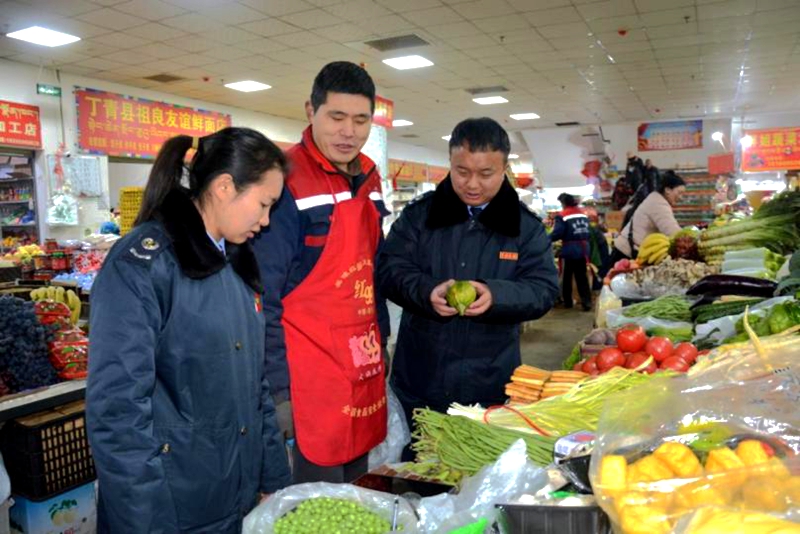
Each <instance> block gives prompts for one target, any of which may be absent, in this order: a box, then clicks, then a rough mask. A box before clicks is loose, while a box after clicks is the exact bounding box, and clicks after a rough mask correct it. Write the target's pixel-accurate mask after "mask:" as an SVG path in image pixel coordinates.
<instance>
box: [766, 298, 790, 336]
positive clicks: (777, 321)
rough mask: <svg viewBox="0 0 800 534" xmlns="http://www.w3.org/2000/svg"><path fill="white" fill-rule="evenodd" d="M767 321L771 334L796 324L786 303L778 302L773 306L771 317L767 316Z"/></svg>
mask: <svg viewBox="0 0 800 534" xmlns="http://www.w3.org/2000/svg"><path fill="white" fill-rule="evenodd" d="M767 323H768V324H769V331H770V333H771V334H779V333H781V332H783V331H784V330H786V329H787V328H791V327H792V326H793V325H794V323H793V322H792V317H791V315H789V310H788V309H787V306H786V303H783V304H777V305H775V306H773V307H772V310H770V312H769V317H768V318H767Z"/></svg>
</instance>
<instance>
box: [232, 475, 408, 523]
mask: <svg viewBox="0 0 800 534" xmlns="http://www.w3.org/2000/svg"><path fill="white" fill-rule="evenodd" d="M317 497H330V498H334V499H344V500H348V501H352V502H354V503H356V504H359V505H361V506H363V507H365V508H367V509H369V510H371V511H372V512H374V513H376V514H378V515H379V516H381V517H382V518H383V519H386V520H387V521H390V522H391V521H392V519H393V512H394V501H395V496H394V495H390V494H388V493H383V492H380V491H374V490H370V489H364V488H360V487H358V486H354V485H352V484H329V483H327V482H313V483H309V484H297V485H295V486H289V487H288V488H286V489H282V490H280V491H278V492H276V493H275V494H274V495H272V496H271V497H270V498H269V499H267V500H266V501H264V502H262V503H260V504H259V505H258V506H256V507H255V508H254V509H253V511H251V512H250V513H249V514H247V517H245V518H244V525H243V530H242V533H243V534H274V532H275V530H274V526H275V523H276V522H277V521H278V520H279V519H280V518H281V517H283V516H284V515H286V514H288V513H289V512H291V511H292V510H294V509H295V508H296V507H297V506H299V505H300V503H302V502H303V501H306V500H308V499H314V498H317ZM398 499H399V507H398V511H397V525H398V528H399V526H402V531H403V532H404V533H411V534H415V533H417V532H419V530H417V527H416V523H417V515H416V514H415V513H414V509H413V507H412V506H411V504H409V502H408V501H407V500H405V499H403V498H401V497H399V498H398Z"/></svg>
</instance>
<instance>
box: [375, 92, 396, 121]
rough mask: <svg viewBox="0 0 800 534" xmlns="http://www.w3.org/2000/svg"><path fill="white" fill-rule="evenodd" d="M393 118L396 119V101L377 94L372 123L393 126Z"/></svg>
mask: <svg viewBox="0 0 800 534" xmlns="http://www.w3.org/2000/svg"><path fill="white" fill-rule="evenodd" d="M392 119H394V102H392V101H391V100H389V99H388V98H383V97H382V96H376V97H375V113H373V114H372V124H374V125H376V126H383V127H384V128H391V127H392Z"/></svg>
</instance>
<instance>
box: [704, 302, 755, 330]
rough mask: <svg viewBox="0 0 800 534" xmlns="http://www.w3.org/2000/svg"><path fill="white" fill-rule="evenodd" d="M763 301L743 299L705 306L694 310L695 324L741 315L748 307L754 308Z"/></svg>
mask: <svg viewBox="0 0 800 534" xmlns="http://www.w3.org/2000/svg"><path fill="white" fill-rule="evenodd" d="M763 301H764V299H745V300H734V301H731V302H724V303H722V304H706V305H705V306H698V307H697V308H695V309H694V315H695V323H697V324H700V323H707V322H708V321H712V320H714V319H719V318H720V317H725V316H727V315H737V314H740V313H743V312H744V310H745V308H747V307H748V306H751V307H752V306H755V305H756V304H758V303H760V302H763Z"/></svg>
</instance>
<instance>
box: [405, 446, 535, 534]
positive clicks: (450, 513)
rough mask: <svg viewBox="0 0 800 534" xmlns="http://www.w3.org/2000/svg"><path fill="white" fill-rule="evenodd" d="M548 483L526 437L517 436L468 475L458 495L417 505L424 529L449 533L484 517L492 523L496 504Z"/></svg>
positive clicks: (420, 524) (441, 497)
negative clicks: (489, 462) (530, 456)
mask: <svg viewBox="0 0 800 534" xmlns="http://www.w3.org/2000/svg"><path fill="white" fill-rule="evenodd" d="M548 483H549V478H548V476H547V472H546V471H545V470H544V469H540V468H538V467H535V466H534V465H533V464H532V463H531V462H530V461H529V460H528V455H527V449H526V446H525V442H524V441H523V440H521V439H520V440H517V441H516V442H514V444H513V445H512V446H511V447H509V449H508V450H507V451H506V452H504V453H503V454H502V455H501V456H500V457H499V458H498V459H497V461H496V462H495V463H494V464H492V465H488V466H486V467H484V468H483V469H481V470H480V471H479V472H478V473H476V474H475V475H473V476H471V477H469V478H466V479H465V480H464V482H463V484H462V486H461V491H459V492H458V495H451V494H441V495H437V496H435V497H426V498H424V499H422V500H421V501H420V505H419V507H418V508H417V511H418V513H419V517H420V521H419V527H420V531H421V532H435V533H441V534H444V533H447V532H450V531H451V530H454V529H457V528H460V527H463V526H466V525H470V524H472V523H475V522H476V521H478V520H479V519H481V518H486V519H488V520H489V524H492V523H493V522H494V521H495V518H496V517H497V513H498V512H497V510H496V509H495V504H499V503H506V502H511V501H514V500H517V499H519V497H520V496H522V495H524V494H533V493H536V492H537V491H539V490H540V489H541V488H543V487H545V486H546V485H547V484H548Z"/></svg>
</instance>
